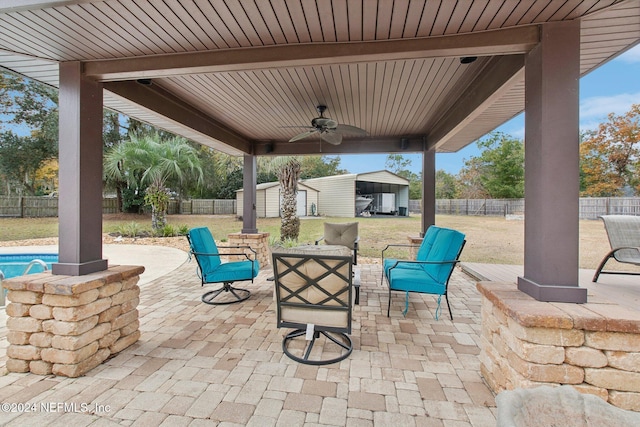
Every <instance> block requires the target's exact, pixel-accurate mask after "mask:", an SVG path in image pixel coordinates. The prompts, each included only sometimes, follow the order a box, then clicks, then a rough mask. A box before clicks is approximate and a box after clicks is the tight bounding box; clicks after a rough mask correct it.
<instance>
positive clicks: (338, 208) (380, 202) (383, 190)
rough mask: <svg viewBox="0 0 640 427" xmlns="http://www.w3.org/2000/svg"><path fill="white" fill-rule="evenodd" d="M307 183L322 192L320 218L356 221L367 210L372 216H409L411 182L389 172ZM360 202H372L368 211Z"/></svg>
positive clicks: (338, 177)
mask: <svg viewBox="0 0 640 427" xmlns="http://www.w3.org/2000/svg"><path fill="white" fill-rule="evenodd" d="M304 183H305V184H309V185H311V186H313V187H314V188H317V189H318V190H320V192H319V193H318V213H319V214H320V215H326V216H335V217H345V218H352V217H354V216H358V215H361V214H362V212H363V211H365V212H367V213H368V214H381V215H399V214H400V212H403V213H402V214H401V215H402V216H406V215H408V206H409V181H408V180H407V179H405V178H402V177H401V176H398V175H396V174H394V173H392V172H389V171H386V170H381V171H375V172H365V173H350V174H343V175H333V176H327V177H322V178H312V179H306V180H305V181H304ZM359 199H368V200H369V204H368V205H367V206H366V208H361V207H360V206H359V205H358V201H359ZM365 209H366V210H365Z"/></svg>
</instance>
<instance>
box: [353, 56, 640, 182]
mask: <svg viewBox="0 0 640 427" xmlns="http://www.w3.org/2000/svg"><path fill="white" fill-rule="evenodd" d="M632 104H640V45H638V46H636V47H634V48H633V49H630V50H628V51H627V52H625V53H624V54H622V55H620V56H618V57H617V58H616V59H614V60H612V61H609V62H608V63H607V64H605V65H603V66H602V67H600V68H598V69H596V70H595V71H592V72H591V73H589V74H587V75H586V76H584V77H582V78H581V79H580V130H593V129H597V127H598V125H599V124H600V123H602V122H605V121H606V120H607V116H608V115H609V113H615V114H617V115H621V114H624V113H626V112H627V111H629V109H630V108H631V105H632ZM495 130H496V131H500V132H504V133H506V134H509V135H511V136H513V137H516V138H519V139H524V114H519V115H518V116H516V117H514V118H513V119H511V120H509V121H508V122H506V123H505V124H503V125H502V126H500V127H498V128H497V129H495ZM479 153H480V151H479V149H478V148H477V146H476V144H475V143H473V144H470V145H468V146H467V147H465V148H463V149H462V150H460V151H458V152H456V153H437V154H436V169H443V170H445V171H446V172H449V173H451V174H454V175H456V174H458V172H459V171H460V169H462V167H463V166H464V161H465V160H467V159H469V158H471V157H474V156H478V155H479ZM404 158H405V159H409V160H411V166H410V167H409V169H410V170H411V171H412V172H415V173H420V172H421V171H422V155H421V154H404ZM340 159H341V161H340V167H341V168H343V169H346V170H348V171H349V172H350V173H364V172H372V171H377V170H382V169H385V162H386V160H387V155H386V154H358V155H355V154H354V155H341V156H340Z"/></svg>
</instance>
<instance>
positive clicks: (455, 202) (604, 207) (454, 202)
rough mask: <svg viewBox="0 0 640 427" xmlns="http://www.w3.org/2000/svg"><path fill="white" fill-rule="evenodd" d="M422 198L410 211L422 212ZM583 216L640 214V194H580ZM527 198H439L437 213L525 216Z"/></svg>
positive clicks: (414, 203) (412, 203)
mask: <svg viewBox="0 0 640 427" xmlns="http://www.w3.org/2000/svg"><path fill="white" fill-rule="evenodd" d="M420 203H421V201H420V200H410V201H409V211H410V212H414V213H420V212H422V209H421V207H420V206H421V205H420ZM579 209H580V214H579V215H580V219H598V217H599V216H600V215H638V216H640V197H581V198H580V199H579ZM524 212H525V208H524V199H437V200H436V214H446V215H487V216H506V215H523V214H524Z"/></svg>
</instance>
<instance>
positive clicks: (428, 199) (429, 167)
mask: <svg viewBox="0 0 640 427" xmlns="http://www.w3.org/2000/svg"><path fill="white" fill-rule="evenodd" d="M435 223H436V149H435V148H431V149H428V150H426V149H425V150H424V151H423V152H422V231H421V232H420V235H421V236H424V234H425V233H426V232H427V229H428V228H429V226H431V225H434V224H435Z"/></svg>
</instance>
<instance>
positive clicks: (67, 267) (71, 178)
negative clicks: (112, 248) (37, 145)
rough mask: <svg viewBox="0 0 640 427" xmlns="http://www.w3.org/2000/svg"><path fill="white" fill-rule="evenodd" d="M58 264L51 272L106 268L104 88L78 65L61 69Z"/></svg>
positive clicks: (80, 272)
mask: <svg viewBox="0 0 640 427" xmlns="http://www.w3.org/2000/svg"><path fill="white" fill-rule="evenodd" d="M59 105H60V107H59V111H60V119H59V127H60V131H59V136H60V141H59V165H60V170H59V180H60V197H59V199H58V201H59V203H58V218H59V219H58V227H59V232H58V236H59V243H58V246H59V248H58V261H59V262H58V263H56V264H53V266H52V269H51V271H52V273H53V274H59V275H68V276H81V275H85V274H90V273H94V272H97V271H103V270H106V269H107V260H106V259H102V84H100V83H98V82H95V81H92V80H88V79H86V78H83V77H82V64H81V63H80V62H77V61H74V62H62V63H61V64H60V91H59Z"/></svg>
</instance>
